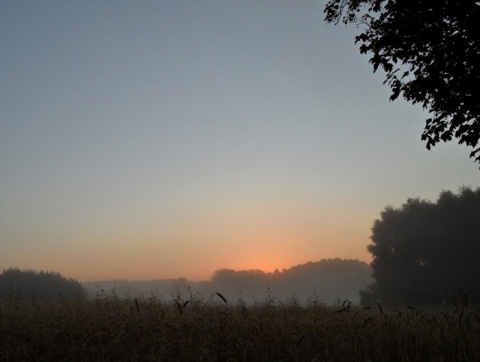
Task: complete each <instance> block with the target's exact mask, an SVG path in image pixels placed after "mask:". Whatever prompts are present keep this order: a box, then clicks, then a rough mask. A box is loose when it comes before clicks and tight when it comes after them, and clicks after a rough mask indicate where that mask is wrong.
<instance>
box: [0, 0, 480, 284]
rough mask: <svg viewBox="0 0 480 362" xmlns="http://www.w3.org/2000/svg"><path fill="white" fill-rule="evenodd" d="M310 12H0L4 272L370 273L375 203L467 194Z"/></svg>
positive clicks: (275, 4) (67, 7) (365, 68)
mask: <svg viewBox="0 0 480 362" xmlns="http://www.w3.org/2000/svg"><path fill="white" fill-rule="evenodd" d="M324 5H325V1H320V0H316V1H314V0H302V1H283V0H275V1H273V0H271V1H270V0H265V1H263V0H262V1H228V0H227V1H210V0H205V1H203V0H202V1H122V0H118V1H111V0H105V1H97V0H95V1H92V0H85V1H76V2H74V1H48V0H47V1H4V0H0V49H1V56H0V155H1V157H0V270H4V269H7V268H10V267H18V268H21V269H24V268H28V269H36V270H49V271H50V270H52V271H58V272H60V273H62V274H63V275H65V276H67V277H72V278H75V279H77V280H79V281H94V280H107V279H128V280H138V279H161V278H178V277H185V278H187V279H190V280H206V279H209V278H210V276H211V275H212V273H213V272H214V271H215V270H218V269H222V268H228V269H237V270H238V269H260V270H264V271H273V270H274V269H275V268H278V269H280V270H282V269H283V268H289V267H291V266H294V265H298V264H302V263H305V262H308V261H317V260H320V259H324V258H335V257H338V258H345V259H359V260H362V261H365V262H367V263H369V262H370V261H371V256H370V254H368V252H367V250H366V246H367V245H368V244H369V243H370V235H371V227H372V225H373V222H374V220H375V219H377V218H379V216H380V212H381V211H382V210H383V209H384V208H385V207H386V206H387V205H392V206H401V204H403V203H404V202H405V201H406V200H407V199H408V198H409V197H417V196H418V197H421V198H425V199H429V200H432V201H434V200H436V198H437V197H438V194H439V193H440V192H441V191H442V190H452V191H455V192H456V191H458V188H459V187H461V186H462V185H466V186H472V187H478V186H479V181H480V178H479V177H480V171H479V169H478V165H476V164H475V163H474V162H473V160H472V159H470V158H469V153H470V150H469V149H468V148H466V147H464V146H460V145H457V144H456V142H451V143H448V144H441V145H438V146H436V147H435V148H433V149H432V150H431V151H428V150H427V149H426V148H425V144H424V143H423V142H422V141H421V140H420V136H421V133H422V130H423V127H424V122H425V119H426V118H427V117H428V114H427V113H426V112H425V111H424V110H422V109H421V108H420V107H417V106H412V105H411V104H409V103H407V102H405V101H403V100H397V101H395V102H390V101H389V96H390V91H389V88H388V86H386V85H383V80H384V78H383V74H382V73H380V72H379V73H378V74H373V73H372V67H371V65H370V64H369V63H368V57H367V56H365V55H360V54H359V51H358V45H355V44H354V39H353V38H354V35H355V34H356V33H357V32H358V29H356V28H355V27H354V26H350V27H345V26H343V25H338V26H333V25H326V24H325V23H324V21H323V7H324Z"/></svg>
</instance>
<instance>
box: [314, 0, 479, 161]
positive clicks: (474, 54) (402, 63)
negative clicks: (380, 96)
mask: <svg viewBox="0 0 480 362" xmlns="http://www.w3.org/2000/svg"><path fill="white" fill-rule="evenodd" d="M324 12H325V21H326V22H328V23H335V24H337V23H338V22H340V21H343V22H344V23H345V24H348V23H354V24H356V25H358V26H360V27H361V28H362V29H363V31H362V32H361V33H360V35H358V36H356V37H355V43H360V44H361V45H360V52H361V53H370V54H371V58H370V63H372V65H373V70H374V72H375V71H377V69H378V68H379V67H381V68H382V69H383V70H384V71H385V72H386V80H385V82H384V83H387V84H388V85H389V86H390V88H391V90H392V95H391V97H390V99H391V100H394V99H396V98H397V97H398V96H399V95H403V97H404V98H405V99H406V100H407V101H409V102H412V103H414V104H415V103H420V104H421V105H422V106H423V107H424V109H427V110H428V111H429V112H430V114H431V117H430V118H429V119H427V121H426V126H425V129H424V131H423V134H422V140H424V141H426V142H427V148H428V149H430V148H431V147H432V146H435V144H437V143H438V142H440V141H450V140H452V137H455V138H457V139H458V142H459V143H461V144H462V143H465V144H466V145H467V146H471V147H474V150H473V151H472V152H471V154H470V157H473V158H474V159H475V161H476V162H480V147H477V145H478V142H479V139H480V102H479V101H478V100H479V99H480V87H479V86H478V84H480V26H479V24H480V2H479V1H475V0H428V1H427V0H418V1H402V0H329V2H328V3H327V5H326V6H325V10H324ZM475 147H477V148H475Z"/></svg>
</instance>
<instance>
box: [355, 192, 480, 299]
mask: <svg viewBox="0 0 480 362" xmlns="http://www.w3.org/2000/svg"><path fill="white" fill-rule="evenodd" d="M380 216H381V217H380V219H378V220H376V221H375V222H374V225H373V228H372V236H371V239H372V244H370V245H368V251H369V252H370V253H371V254H372V255H373V261H372V264H371V266H372V270H373V274H372V276H373V278H374V279H375V281H376V282H375V283H374V284H372V285H371V286H370V287H369V288H368V289H367V290H366V291H363V292H362V299H363V300H364V301H366V300H367V299H369V298H370V299H375V298H376V299H379V300H381V301H383V302H388V303H396V304H404V303H417V304H430V303H441V302H444V301H446V300H448V299H449V298H451V297H453V296H454V295H455V294H457V293H458V292H459V291H460V290H461V291H463V292H466V293H467V295H468V296H469V297H470V298H472V299H474V300H476V301H477V302H479V301H480V284H479V283H478V275H480V262H479V261H480V188H477V189H476V190H472V189H471V188H466V187H463V188H461V189H460V191H459V193H458V194H454V193H452V192H450V191H443V192H442V193H441V194H440V196H439V198H438V200H437V202H436V203H433V202H430V201H427V200H421V199H419V198H416V199H408V200H407V202H406V203H404V204H403V205H402V207H400V208H393V207H391V206H387V207H386V208H385V210H384V211H383V212H381V214H380Z"/></svg>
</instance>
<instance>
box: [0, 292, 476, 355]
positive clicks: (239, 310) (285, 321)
mask: <svg viewBox="0 0 480 362" xmlns="http://www.w3.org/2000/svg"><path fill="white" fill-rule="evenodd" d="M0 360H1V361H480V312H479V311H478V310H475V311H468V310H456V311H453V312H450V313H441V312H436V313H430V312H429V313H427V312H423V311H420V310H417V309H413V308H412V309H407V308H405V309H404V310H403V311H398V310H397V311H392V312H385V311H383V310H382V311H380V309H379V308H374V309H372V310H360V309H358V310H357V309H355V308H350V306H349V305H348V304H344V305H343V306H339V307H336V308H331V307H325V306H322V305H319V304H312V305H310V306H307V307H301V306H299V305H295V304H289V305H286V304H281V303H276V302H275V300H272V299H268V300H266V301H265V302H264V303H262V304H258V305H255V306H248V307H245V306H244V305H242V304H241V303H238V304H237V305H229V304H226V303H224V302H223V301H222V300H221V295H220V296H218V295H214V296H213V297H212V298H210V299H209V300H206V301H202V300H200V299H198V298H197V299H195V298H191V299H189V300H182V298H181V297H178V298H175V299H174V300H173V301H169V302H163V301H160V300H158V299H156V298H154V297H152V298H144V299H140V300H120V299H118V298H116V297H115V296H112V297H98V298H97V299H95V300H85V301H64V302H45V301H21V300H16V299H14V298H10V299H4V300H0Z"/></svg>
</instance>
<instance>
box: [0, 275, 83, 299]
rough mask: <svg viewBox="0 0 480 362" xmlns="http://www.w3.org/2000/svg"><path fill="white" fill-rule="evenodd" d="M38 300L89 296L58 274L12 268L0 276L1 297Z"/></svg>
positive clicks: (78, 285)
mask: <svg viewBox="0 0 480 362" xmlns="http://www.w3.org/2000/svg"><path fill="white" fill-rule="evenodd" d="M7 296H13V297H20V298H38V299H62V298H69V299H70V298H71V299H83V298H86V296H87V294H86V291H85V289H84V288H83V287H82V285H81V284H80V283H79V282H78V281H76V280H74V279H72V278H65V277H64V276H62V275H61V274H60V273H56V272H45V271H40V272H37V271H35V270H20V269H18V268H10V269H7V270H4V271H3V273H2V274H0V297H7Z"/></svg>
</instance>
